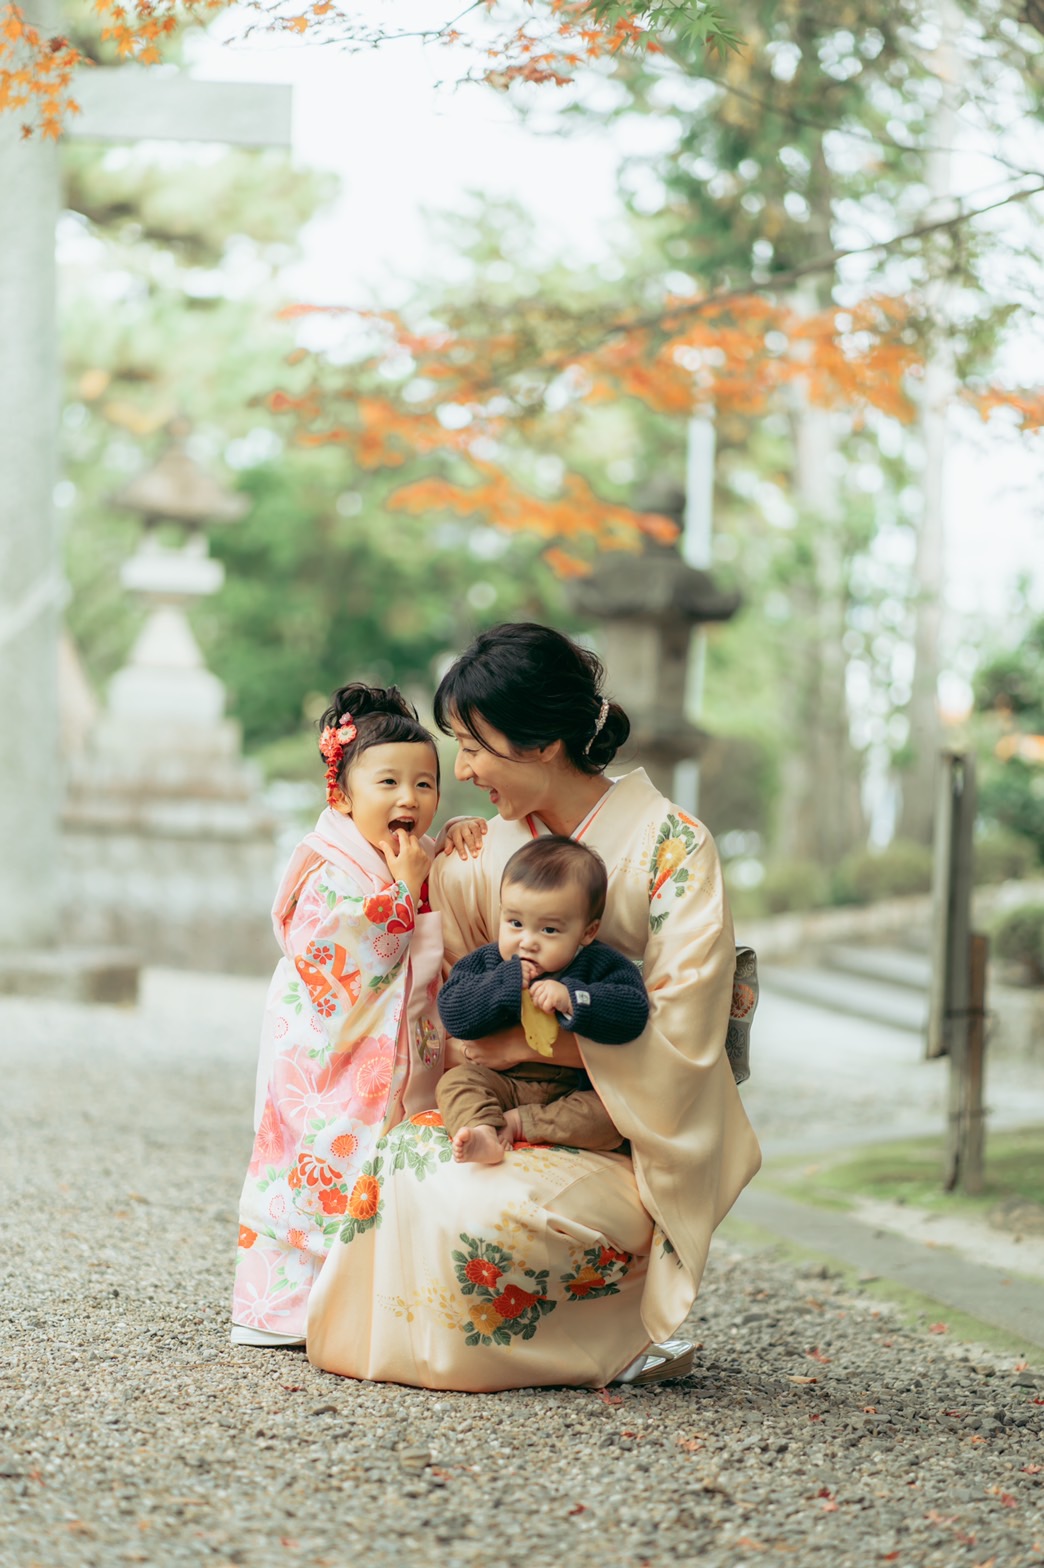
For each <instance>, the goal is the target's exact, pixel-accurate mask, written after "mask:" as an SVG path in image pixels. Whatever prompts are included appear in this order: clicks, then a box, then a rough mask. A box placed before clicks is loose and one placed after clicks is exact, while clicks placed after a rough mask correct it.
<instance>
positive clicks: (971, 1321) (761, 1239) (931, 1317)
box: [718, 1215, 1044, 1366]
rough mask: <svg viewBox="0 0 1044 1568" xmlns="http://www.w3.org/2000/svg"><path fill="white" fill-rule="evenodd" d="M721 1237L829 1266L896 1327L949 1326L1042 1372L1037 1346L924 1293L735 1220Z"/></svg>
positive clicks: (955, 1335)
mask: <svg viewBox="0 0 1044 1568" xmlns="http://www.w3.org/2000/svg"><path fill="white" fill-rule="evenodd" d="M718 1235H720V1236H721V1237H722V1239H723V1240H724V1241H726V1242H730V1243H732V1244H733V1245H734V1246H737V1247H739V1248H741V1249H742V1250H743V1251H745V1252H769V1253H771V1255H772V1256H773V1257H774V1258H778V1259H779V1260H780V1261H782V1262H785V1263H790V1264H794V1265H801V1264H804V1263H824V1264H826V1265H827V1266H828V1267H829V1268H830V1271H831V1273H832V1274H833V1275H834V1276H835V1277H836V1278H837V1279H838V1280H840V1281H841V1283H842V1284H843V1285H844V1287H845V1289H846V1290H848V1291H850V1292H851V1293H852V1294H853V1295H858V1296H860V1297H862V1298H864V1299H866V1298H867V1297H872V1298H873V1299H875V1300H877V1301H880V1302H881V1305H882V1306H883V1307H887V1308H888V1310H889V1312H890V1313H891V1314H892V1315H893V1316H894V1318H895V1319H896V1321H897V1322H899V1323H901V1324H902V1325H903V1326H904V1327H906V1328H910V1329H916V1330H918V1331H920V1332H923V1331H924V1330H925V1328H926V1327H927V1326H928V1325H929V1324H931V1323H939V1322H944V1323H945V1324H946V1328H947V1333H948V1335H949V1337H950V1339H951V1340H960V1341H961V1342H962V1343H964V1344H973V1345H981V1346H983V1347H984V1348H985V1349H987V1350H992V1351H994V1352H995V1353H997V1354H998V1355H1004V1356H1007V1355H1010V1356H1014V1357H1015V1358H1016V1359H1018V1360H1020V1361H1022V1360H1024V1361H1026V1363H1027V1364H1028V1365H1031V1366H1039V1365H1040V1364H1041V1361H1042V1359H1044V1352H1042V1351H1041V1350H1039V1349H1038V1348H1037V1347H1036V1346H1034V1345H1029V1346H1027V1344H1026V1342H1025V1340H1021V1339H1017V1338H1016V1337H1015V1336H1014V1335H1012V1334H1009V1333H1007V1332H1006V1331H1005V1330H1004V1329H1001V1328H997V1327H996V1325H995V1324H993V1323H984V1322H983V1321H982V1319H981V1318H976V1317H972V1316H971V1315H970V1314H969V1313H967V1312H958V1311H956V1309H955V1308H953V1307H951V1306H947V1305H946V1304H945V1303H944V1302H941V1301H936V1300H935V1299H934V1298H933V1297H931V1296H925V1295H922V1294H921V1293H920V1292H919V1291H916V1290H909V1289H908V1288H907V1287H906V1286H905V1285H900V1284H898V1283H897V1282H896V1281H895V1280H890V1279H875V1280H865V1279H861V1278H860V1275H859V1271H858V1269H854V1268H851V1267H850V1266H849V1265H847V1264H845V1263H840V1262H838V1260H837V1259H836V1258H834V1257H831V1256H830V1254H829V1253H827V1252H816V1251H814V1250H813V1249H812V1248H810V1247H802V1246H799V1245H798V1244H797V1243H796V1242H791V1241H781V1240H780V1238H779V1237H778V1236H776V1235H775V1234H774V1233H773V1232H772V1231H768V1230H764V1229H763V1228H762V1227H761V1226H760V1225H752V1224H751V1223H750V1222H749V1221H748V1220H740V1219H737V1218H735V1217H734V1216H732V1215H729V1216H727V1218H726V1219H725V1220H723V1221H722V1223H721V1225H720V1226H719V1227H718Z"/></svg>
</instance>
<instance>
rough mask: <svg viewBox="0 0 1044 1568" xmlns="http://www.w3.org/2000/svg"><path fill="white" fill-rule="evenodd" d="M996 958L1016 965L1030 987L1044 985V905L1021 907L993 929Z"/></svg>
mask: <svg viewBox="0 0 1044 1568" xmlns="http://www.w3.org/2000/svg"><path fill="white" fill-rule="evenodd" d="M993 950H994V952H995V953H996V955H997V957H998V958H1003V959H1005V960H1006V961H1007V962H1008V963H1012V964H1018V965H1020V966H1021V968H1022V969H1023V971H1024V972H1025V975H1026V978H1027V979H1028V981H1029V982H1030V984H1031V985H1044V904H1020V905H1019V906H1018V907H1017V908H1015V909H1009V910H1008V912H1007V913H1006V914H1004V915H1002V916H1001V917H1000V919H999V920H998V921H997V923H996V925H995V926H994V928H993Z"/></svg>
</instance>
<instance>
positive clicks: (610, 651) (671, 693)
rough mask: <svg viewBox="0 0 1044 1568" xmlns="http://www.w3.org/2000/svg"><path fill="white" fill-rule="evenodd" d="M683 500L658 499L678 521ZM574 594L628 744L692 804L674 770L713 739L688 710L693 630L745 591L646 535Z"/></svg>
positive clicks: (674, 496)
mask: <svg viewBox="0 0 1044 1568" xmlns="http://www.w3.org/2000/svg"><path fill="white" fill-rule="evenodd" d="M649 499H650V500H651V497H650V498H649ZM683 508H684V496H683V495H681V493H680V492H679V493H670V494H668V495H666V496H663V497H658V498H657V502H656V505H655V510H656V511H657V512H659V513H661V514H663V515H666V516H668V517H671V519H672V521H677V522H678V523H679V525H680V522H681V516H682V511H683ZM650 509H652V508H650ZM679 538H680V534H679ZM572 598H573V603H574V605H575V607H576V608H577V610H579V611H580V612H581V613H582V614H583V615H585V616H587V617H590V618H591V620H593V621H595V622H596V623H597V626H598V651H599V656H600V657H601V658H602V660H603V662H604V664H605V665H606V668H607V670H608V673H609V681H610V686H611V690H612V693H613V696H614V697H615V698H616V700H617V701H618V702H619V703H620V705H621V707H623V708H625V709H626V711H627V713H628V715H629V717H630V720H631V739H630V741H629V743H628V749H630V748H631V747H633V748H634V751H635V752H636V754H637V755H636V760H637V761H638V762H640V763H641V765H642V766H643V767H644V768H645V770H646V772H647V773H648V774H649V777H650V778H651V779H652V781H653V783H654V784H655V785H656V787H657V788H658V789H659V790H661V791H662V792H663V793H664V794H665V795H667V796H669V797H670V798H672V799H676V800H679V804H681V805H686V804H688V802H686V801H685V800H682V799H680V796H681V795H682V794H684V793H686V791H684V790H679V789H678V788H677V780H676V777H675V775H676V770H677V769H678V765H679V764H680V763H686V762H691V761H694V760H696V759H697V758H698V757H699V755H700V753H701V751H702V750H703V748H704V746H705V744H706V742H707V740H708V736H707V734H706V732H705V731H704V730H702V729H700V728H699V726H698V725H697V724H695V723H694V722H693V720H692V718H690V716H689V712H688V696H689V687H690V671H691V668H692V654H693V633H694V632H695V631H696V630H697V628H698V627H699V626H701V625H704V624H706V623H708V622H712V621H727V620H729V619H730V618H731V617H732V616H733V615H734V614H735V613H736V610H737V609H738V608H739V604H740V595H739V594H738V593H728V592H725V591H724V590H722V589H721V588H719V587H718V586H717V584H716V583H715V582H714V579H713V577H712V576H711V574H710V573H709V572H706V571H703V570H701V569H700V568H698V567H695V566H689V565H687V564H686V562H685V561H684V560H683V559H682V556H681V553H680V550H679V549H678V546H677V544H671V545H659V544H653V543H647V544H646V545H645V547H644V549H643V550H642V551H641V553H640V554H638V555H633V554H631V553H630V552H625V551H622V550H621V551H619V552H613V553H611V554H609V553H607V554H606V555H605V556H603V557H602V559H601V561H600V562H599V564H598V566H597V567H596V568H595V570H594V571H593V572H592V573H591V575H590V576H589V577H582V578H577V579H576V580H575V581H574V583H573V585H572Z"/></svg>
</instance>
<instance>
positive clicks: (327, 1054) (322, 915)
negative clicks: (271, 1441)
mask: <svg viewBox="0 0 1044 1568" xmlns="http://www.w3.org/2000/svg"><path fill="white" fill-rule="evenodd" d="M429 847H431V846H430V843H429ZM272 918H273V921H274V924H275V932H276V939H277V941H278V942H279V945H280V947H281V948H282V950H283V955H284V956H283V957H282V959H281V960H280V962H279V964H278V965H277V967H276V972H275V975H274V977H273V980H272V985H271V987H270V989H269V993H268V1001H267V1005H266V1008H265V1019H264V1025H263V1028H262V1035H261V1055H260V1061H259V1064H258V1074H257V1098H256V1103H255V1117H254V1125H255V1128H256V1137H255V1139H254V1152H253V1156H252V1158H251V1161H250V1166H249V1169H248V1171H247V1177H246V1181H245V1183H244V1185H243V1194H242V1198H241V1200H240V1216H239V1217H240V1229H239V1256H238V1261H237V1267H236V1281H235V1291H234V1296H233V1308H232V1318H233V1322H234V1323H236V1324H239V1325H241V1326H243V1327H244V1328H248V1329H251V1330H261V1331H263V1332H264V1333H266V1334H277V1335H287V1336H291V1337H299V1336H303V1335H304V1331H305V1314H306V1309H307V1304H308V1294H309V1291H310V1289H311V1286H312V1284H313V1282H314V1281H315V1279H316V1276H317V1275H318V1273H319V1270H320V1268H321V1267H322V1264H323V1261H324V1259H325V1257H326V1254H327V1251H328V1249H329V1247H330V1244H331V1242H332V1240H333V1238H334V1237H335V1236H336V1234H337V1232H338V1231H339V1230H340V1228H341V1227H342V1226H343V1224H344V1222H345V1220H346V1219H348V1218H355V1219H356V1220H364V1219H365V1218H367V1217H368V1216H369V1214H370V1213H371V1212H372V1208H373V1204H374V1197H373V1192H372V1187H373V1183H372V1181H371V1179H370V1178H369V1177H368V1176H366V1175H364V1174H362V1170H363V1166H364V1165H366V1164H367V1163H368V1162H369V1161H370V1159H371V1157H372V1155H373V1152H374V1148H375V1146H376V1144H377V1141H378V1139H379V1138H380V1137H381V1136H382V1134H384V1133H385V1132H387V1131H388V1129H389V1128H391V1127H394V1126H395V1125H396V1123H398V1122H400V1121H402V1119H403V1118H404V1117H405V1116H409V1115H411V1114H413V1113H414V1112H416V1111H420V1110H423V1109H424V1108H425V1107H427V1106H430V1105H432V1104H433V1103H434V1099H435V1083H436V1081H437V1079H438V1076H439V1073H440V1071H441V1061H442V1042H443V1037H442V1032H441V1026H440V1024H439V1021H438V1013H437V1009H436V1007H435V997H436V994H437V992H438V986H439V975H440V969H441V963H442V934H441V917H440V916H439V915H437V914H433V913H431V912H430V910H428V909H427V906H426V903H425V902H424V901H423V900H422V905H421V910H420V911H418V910H417V909H415V908H414V904H413V899H412V898H411V896H410V894H409V892H408V890H407V888H406V886H405V884H404V883H402V882H394V881H392V879H391V874H390V872H389V870H388V867H387V865H386V863H385V861H384V858H383V856H382V855H380V854H379V853H378V851H377V850H375V849H374V848H373V847H372V846H371V845H370V844H369V843H367V841H366V840H365V839H364V838H363V837H362V835H361V834H360V832H359V830H358V829H357V828H356V826H355V824H354V823H353V822H352V820H351V818H350V817H345V816H342V815H341V814H340V813H338V812H336V811H332V810H330V809H329V808H327V810H325V811H324V812H323V814H322V816H321V817H320V818H319V821H318V823H317V824H316V828H315V831H314V832H313V833H310V834H309V835H308V836H307V838H305V839H304V840H303V842H302V843H301V844H300V845H299V846H298V848H297V849H296V850H295V852H294V854H293V856H292V858H291V860H290V864H289V866H288V867H287V869H286V872H285V874H284V877H283V881H282V884H281V886H280V888H279V892H278V893H277V895H276V901H275V906H274V908H273V911H272Z"/></svg>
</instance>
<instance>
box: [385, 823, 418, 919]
mask: <svg viewBox="0 0 1044 1568" xmlns="http://www.w3.org/2000/svg"><path fill="white" fill-rule="evenodd" d="M392 837H393V839H394V840H395V842H394V844H390V843H388V842H387V841H386V840H385V839H383V838H382V839H381V841H380V844H379V845H378V846H377V847H378V849H379V850H380V852H381V854H382V855H383V856H384V858H385V860H386V861H387V862H388V870H389V871H390V872H391V874H392V876H393V877H395V879H396V881H398V882H405V884H406V886H407V887H408V888H409V890H410V897H411V898H412V899H413V904H414V908H416V906H417V905H418V904H419V903H420V892H421V888H422V887H423V886H424V882H425V880H426V878H427V875H428V872H429V871H430V870H431V856H430V855H429V854H428V851H427V850H426V849H425V848H424V845H423V844H422V843H421V841H420V839H419V838H418V837H417V835H416V833H405V832H404V831H403V830H402V828H396V830H395V832H394V833H393V834H392Z"/></svg>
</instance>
